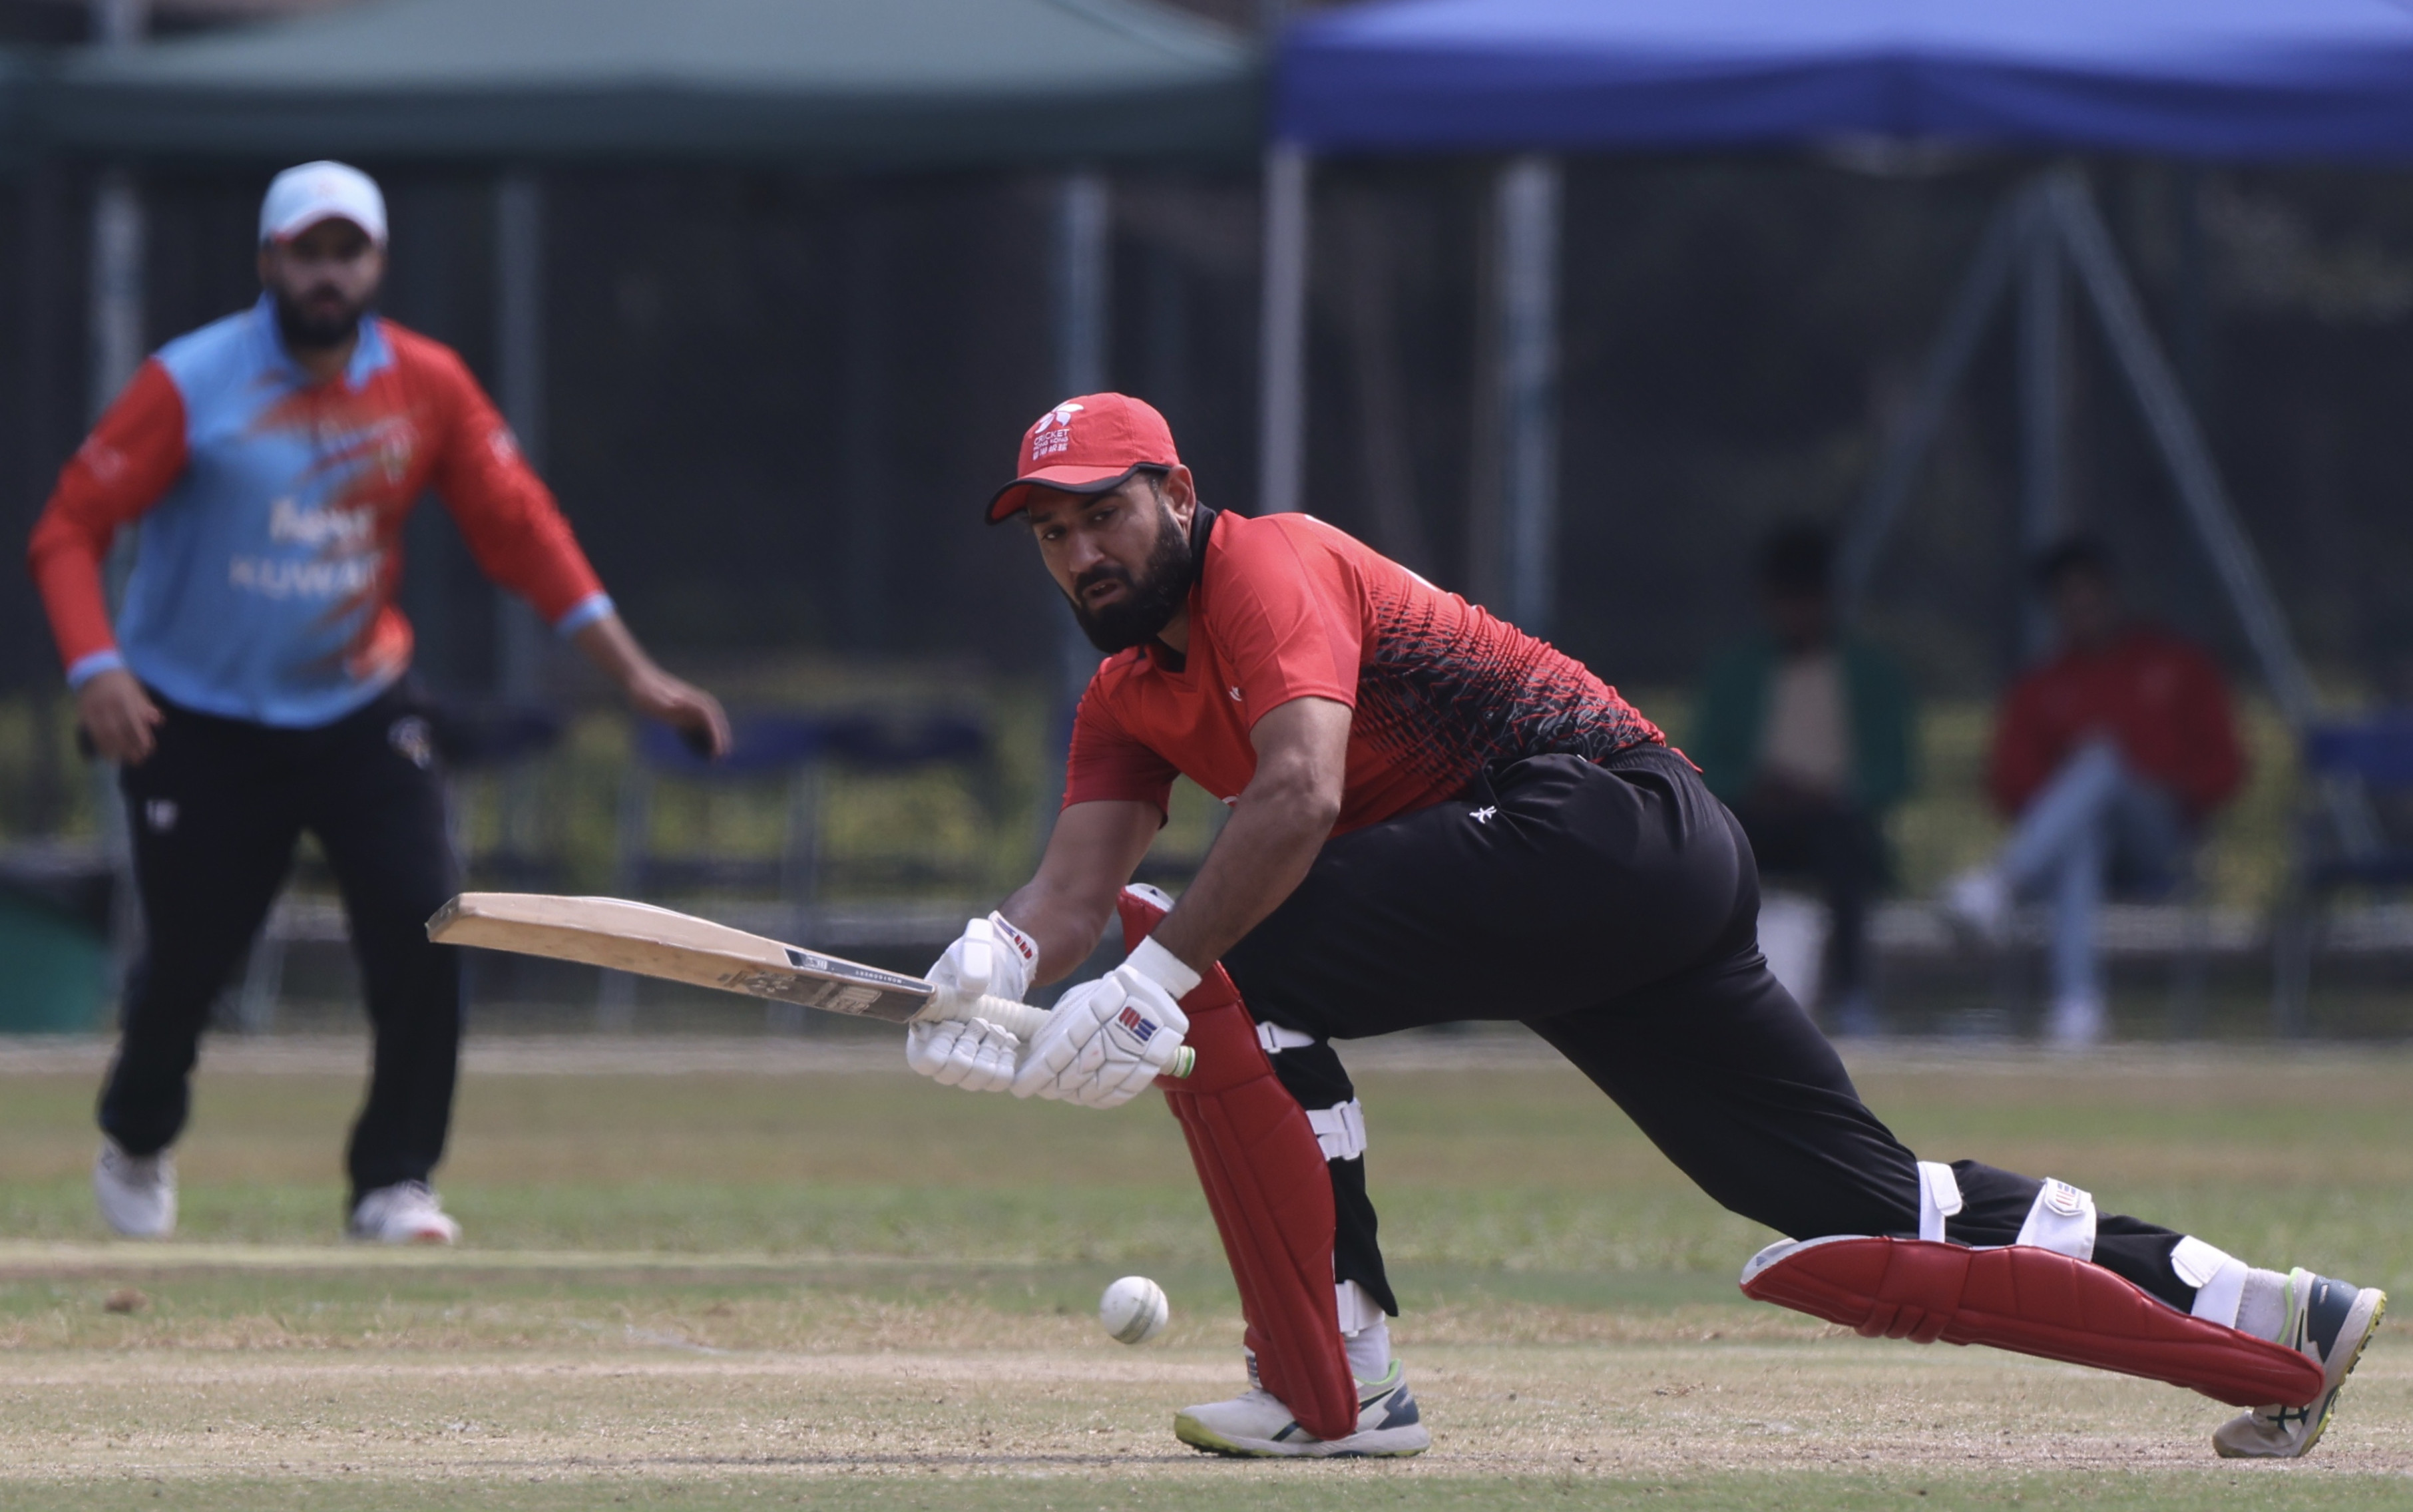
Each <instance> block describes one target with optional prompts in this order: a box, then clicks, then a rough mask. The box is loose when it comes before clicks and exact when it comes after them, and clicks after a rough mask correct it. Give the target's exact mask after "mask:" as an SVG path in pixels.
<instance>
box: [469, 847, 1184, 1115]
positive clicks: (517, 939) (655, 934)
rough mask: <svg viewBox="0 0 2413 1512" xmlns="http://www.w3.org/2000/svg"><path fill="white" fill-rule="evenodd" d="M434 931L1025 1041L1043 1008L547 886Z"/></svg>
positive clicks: (474, 898)
mask: <svg viewBox="0 0 2413 1512" xmlns="http://www.w3.org/2000/svg"><path fill="white" fill-rule="evenodd" d="M427 937H428V938H429V939H431V940H434V941H436V942H437V944H439V945H475V946H482V947H485V948H487V949H489V950H509V951H511V952H513V953H515V954H518V955H523V956H546V957H549V958H551V959H553V960H555V961H575V962H583V963H585V964H586V965H590V966H609V967H612V968H613V969H614V970H615V971H626V972H634V973H635V974H636V975H638V976H657V977H659V978H661V979H662V980H664V981H669V982H686V983H688V984H689V985H691V986H695V987H716V988H718V989H720V990H721V991H725V992H743V993H746V994H747V995H748V996H749V997H762V998H771V999H773V1000H775V1001H777V1002H780V1003H800V1004H802V1005H804V1006H806V1007H808V1008H821V1009H822V1010H824V1011H825V1012H829V1013H848V1014H853V1015H855V1016H856V1017H858V1018H866V1019H884V1020H888V1021H889V1022H891V1023H911V1022H913V1021H915V1020H926V1019H939V1018H948V1017H959V1018H977V1019H985V1020H988V1021H989V1022H991V1023H993V1024H996V1025H998V1026H999V1027H1000V1028H1003V1029H1005V1030H1006V1031H1008V1032H1009V1033H1011V1034H1012V1035H1014V1037H1015V1038H1017V1039H1020V1040H1021V1041H1023V1042H1024V1043H1025V1044H1028V1043H1029V1041H1030V1039H1031V1037H1032V1036H1033V1035H1037V1034H1038V1033H1039V1029H1040V1026H1041V1025H1042V1024H1044V1023H1045V1022H1046V1021H1047V1010H1046V1009H1045V1008H1037V1007H1032V1006H1030V1005H1029V1004H1028V1003H1016V1002H1014V1001H1012V1000H1011V999H1007V998H1001V997H984V998H982V999H981V1000H980V1002H979V1006H976V1007H974V1008H973V1009H971V1011H970V1012H969V1013H959V1014H954V1015H948V1014H939V1013H933V1012H932V1011H931V1006H932V1004H933V1002H934V1001H935V1000H936V999H937V998H938V996H939V991H940V990H939V988H938V986H937V984H936V983H933V982H929V981H925V980H924V979H923V978H921V977H919V976H905V975H904V974H902V973H900V972H893V971H882V970H881V969H880V968H879V967H877V966H866V965H863V964H860V963H859V962H852V961H848V960H845V959H843V958H841V957H838V956H825V955H822V953H821V952H819V951H817V950H806V949H802V948H800V947H796V946H792V945H786V944H783V943H781V942H780V941H777V940H772V939H765V938H764V937H763V936H762V935H760V934H748V933H747V932H745V931H744V930H734V929H731V928H730V927H729V926H728V925H726V924H715V923H714V922H712V921H711V920H710V919H706V918H697V917H694V916H693V915H691V914H681V913H675V912H674V911H672V910H670V909H668V908H657V907H655V906H654V905H653V904H651V903H630V902H629V901H628V900H627V899H625V898H560V897H555V896H552V895H551V894H547V893H541V892H465V893H463V894H461V895H460V896H459V897H457V898H455V899H453V900H452V902H451V903H446V904H445V905H444V906H443V907H441V908H439V909H437V911H436V915H435V917H432V918H430V919H429V920H428V921H427ZM1197 1059H1198V1057H1197V1052H1196V1051H1194V1050H1192V1049H1191V1048H1190V1047H1189V1046H1187V1045H1184V1046H1183V1047H1182V1048H1181V1051H1180V1053H1179V1055H1178V1056H1177V1057H1176V1059H1175V1061H1174V1064H1173V1074H1174V1075H1175V1076H1177V1077H1186V1076H1188V1075H1189V1074H1190V1073H1191V1070H1192V1068H1193V1067H1194V1066H1195V1065H1196V1064H1197Z"/></svg>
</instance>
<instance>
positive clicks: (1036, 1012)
mask: <svg viewBox="0 0 2413 1512" xmlns="http://www.w3.org/2000/svg"><path fill="white" fill-rule="evenodd" d="M969 1017H970V1018H974V1019H986V1020H988V1021H989V1022H991V1023H993V1024H995V1025H997V1026H998V1027H999V1028H1000V1029H1003V1030H1004V1031H1006V1032H1007V1033H1008V1034H1011V1035H1014V1038H1016V1039H1019V1040H1021V1041H1022V1042H1023V1043H1024V1044H1026V1045H1027V1044H1029V1042H1030V1039H1031V1036H1032V1035H1036V1034H1038V1033H1039V1030H1040V1026H1041V1025H1043V1024H1044V1023H1045V1022H1046V1021H1047V1010H1046V1009H1045V1008H1035V1007H1032V1006H1030V1005H1029V1004H1028V1003H1016V1002H1014V1000H1013V999H1011V998H1002V997H984V998H982V999H981V1000H980V1006H979V1007H976V1008H974V1009H973V1010H972V1011H971V1013H970V1015H969ZM1197 1069H1198V1052H1197V1051H1196V1050H1192V1049H1191V1048H1190V1047H1189V1046H1187V1045H1184V1046H1182V1047H1181V1050H1180V1051H1179V1052H1178V1053H1177V1054H1176V1055H1175V1056H1174V1058H1173V1068H1172V1075H1173V1076H1174V1077H1175V1078H1177V1079H1178V1078H1181V1077H1186V1076H1188V1075H1189V1074H1190V1073H1191V1072H1192V1071H1195V1070H1197Z"/></svg>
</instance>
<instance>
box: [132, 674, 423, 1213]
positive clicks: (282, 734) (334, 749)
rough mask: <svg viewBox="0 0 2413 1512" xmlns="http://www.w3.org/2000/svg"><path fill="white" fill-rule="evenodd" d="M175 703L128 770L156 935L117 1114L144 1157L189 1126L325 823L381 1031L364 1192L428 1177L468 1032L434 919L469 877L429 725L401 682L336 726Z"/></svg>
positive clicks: (142, 876) (354, 1169) (146, 955)
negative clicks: (210, 1045) (199, 1070)
mask: <svg viewBox="0 0 2413 1512" xmlns="http://www.w3.org/2000/svg"><path fill="white" fill-rule="evenodd" d="M154 697H156V696H154ZM160 708H161V710H162V712H165V713H166V715H167V720H166V722H165V723H164V724H162V725H161V726H160V727H159V728H158V731H157V734H158V742H159V743H158V748H157V749H156V750H155V751H154V752H153V753H152V755H151V756H150V758H149V759H148V760H145V761H144V762H143V763H142V764H141V765H140V766H134V767H127V768H126V769H125V771H124V772H123V774H122V776H121V779H120V784H121V785H122V786H123V787H124V789H125V793H126V819H127V823H128V825H129V827H130V829H131V830H132V834H133V841H134V880H135V888H136V891H137V893H138V895H139V896H140V898H141V904H142V922H143V929H144V945H143V950H142V955H141V959H140V960H139V961H137V962H135V965H134V969H133V972H132V975H131V976H130V977H129V979H128V981H127V984H126V1005H125V1013H124V1022H123V1025H122V1034H121V1037H120V1039H119V1042H118V1049H117V1058H116V1060H115V1062H114V1063H113V1064H111V1066H110V1071H109V1080H108V1081H107V1083H106V1084H105V1085H104V1086H103V1087H102V1089H101V1094H100V1126H101V1128H102V1129H103V1130H104V1131H105V1132H107V1133H108V1135H109V1136H110V1137H111V1138H113V1139H115V1140H116V1141H117V1142H118V1143H119V1144H120V1145H122V1146H124V1147H125V1148H126V1151H127V1152H129V1153H132V1154H136V1155H146V1154H150V1153H152V1152H155V1151H158V1150H162V1149H165V1148H166V1147H167V1146H169V1145H170V1144H172V1143H174V1142H175V1139H176V1137H177V1135H179V1134H180V1133H182V1132H183V1130H184V1127H185V1117H186V1115H187V1113H188V1111H189V1109H190V1106H191V1101H190V1083H191V1079H192V1071H193V1064H194V1062H195V1060H196V1059H197V1058H198V1055H199V1049H200V1034H201V1029H202V1026H203V1024H204V1022H205V1021H206V1020H207V1019H208V1017H209V1011H210V1005H211V1004H212V1003H213V1002H215V1000H216V998H217V996H218V993H219V992H220V991H222V990H223V989H224V988H225V987H226V985H227V984H228V982H229V980H230V979H231V978H232V976H233V975H234V971H235V968H236V966H237V964H238V963H239V962H241V961H242V960H243V958H244V950H245V948H246V947H249V946H250V944H251V942H252V940H253V939H254V938H255V937H256V936H257V935H258V934H259V927H260V924H261V922H262V920H264V919H265V918H266V917H267V915H268V909H269V906H270V904H271V903H274V901H275V898H276V894H277V891H278V889H279V888H282V887H283V886H284V883H285V878H286V874H287V873H289V871H290V870H291V869H292V864H293V849H294V846H295V845H296V844H298V843H299V842H300V840H301V838H302V833H303V830H305V829H306V830H308V831H309V832H310V833H311V834H313V835H315V836H317V837H318V844H319V847H320V848H321V849H322V850H323V851H325V853H326V857H327V862H328V865H329V866H330V867H331V868H332V869H333V872H334V874H335V883H336V886H337V888H339V889H340V890H341V892H342V895H343V902H344V912H345V915H346V917H347V918H348V920H349V921H350V924H351V934H352V951H353V954H354V955H355V956H356V957H357V958H358V960H359V962H360V967H361V979H362V981H363V985H364V986H365V988H366V991H367V996H368V1009H369V1020H370V1022H371V1024H372V1025H373V1027H374V1030H375V1034H376V1051H375V1059H374V1062H373V1065H374V1069H373V1070H372V1071H371V1073H370V1077H369V1094H368V1102H367V1105H366V1106H365V1107H364V1108H362V1110H361V1116H360V1120H359V1122H358V1123H355V1124H354V1125H353V1126H352V1138H351V1146H350V1149H349V1152H348V1156H347V1166H348V1173H349V1175H350V1178H351V1185H352V1197H353V1199H354V1200H355V1201H357V1200H358V1198H359V1197H360V1196H361V1194H363V1193H364V1192H368V1191H373V1190H375V1189H376V1188H377V1187H380V1186H388V1185H391V1184H392V1183H393V1182H405V1181H425V1180H426V1179H427V1176H428V1173H429V1172H430V1171H432V1170H434V1169H435V1168H436V1164H437V1161H438V1160H440V1159H441V1158H443V1154H444V1136H445V1131H446V1129H447V1128H448V1127H449V1125H450V1123H451V1122H452V1083H453V1074H454V1068H455V1064H456V1060H457V1057H458V1053H459V1050H460V1043H461V969H460V964H459V962H458V961H457V960H456V959H455V955H456V953H455V952H453V951H451V950H448V949H446V948H445V947H441V946H437V945H432V944H430V943H429V942H428V939H427V933H426V923H427V916H428V915H430V914H432V913H434V912H435V911H436V910H437V908H438V907H440V906H441V905H442V904H443V903H444V902H445V900H447V899H449V898H451V897H452V894H453V893H454V892H455V891H456V890H458V888H457V883H458V877H457V875H456V869H455V866H454V862H453V858H452V844H451V842H450V840H449V838H448V837H447V834H446V829H445V810H444V788H443V782H442V776H441V773H440V772H439V771H437V764H436V756H435V751H434V746H433V743H432V741H431V739H430V737H429V733H428V727H427V721H426V720H425V718H424V717H423V716H422V715H421V714H420V713H419V712H417V710H416V707H415V705H414V703H413V701H412V700H411V699H410V698H409V697H407V696H406V695H405V694H403V693H402V692H400V691H399V690H390V691H388V692H387V693H385V694H383V695H381V696H380V697H377V699H375V700H374V701H372V702H371V703H369V704H368V705H367V706H366V707H364V708H363V709H361V710H359V711H357V712H353V713H351V714H348V715H347V716H345V717H344V718H342V719H340V720H337V721H336V722H335V723H333V724H332V725H327V726H324V727H319V728H317V729H282V728H274V727H269V726H264V725H255V724H251V723H248V722H246V721H243V720H236V719H221V718H217V717H215V716H214V715H210V714H203V713H197V712H193V711H191V710H188V709H180V708H177V707H175V706H173V705H170V704H168V703H166V702H164V701H163V702H161V704H160Z"/></svg>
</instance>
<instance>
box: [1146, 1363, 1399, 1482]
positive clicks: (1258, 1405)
mask: <svg viewBox="0 0 2413 1512" xmlns="http://www.w3.org/2000/svg"><path fill="white" fill-rule="evenodd" d="M1256 1379H1257V1362H1256V1361H1255V1360H1253V1359H1251V1360H1250V1361H1249V1383H1250V1384H1249V1389H1247V1390H1246V1391H1243V1392H1241V1393H1240V1394H1239V1395H1238V1396H1236V1397H1234V1398H1232V1399H1231V1400H1230V1401H1229V1402H1205V1403H1203V1404H1201V1405H1199V1406H1195V1407H1184V1408H1182V1409H1181V1410H1180V1411H1179V1412H1177V1413H1176V1414H1174V1415H1173V1436H1174V1437H1176V1438H1177V1439H1179V1440H1180V1441H1181V1442H1182V1443H1184V1444H1187V1445H1189V1446H1191V1447H1192V1448H1195V1449H1205V1450H1206V1451H1207V1453H1209V1454H1228V1455H1232V1456H1235V1457H1237V1458H1241V1459H1281V1458H1295V1459H1341V1458H1356V1457H1364V1458H1376V1457H1397V1456H1404V1455H1410V1454H1422V1453H1424V1452H1425V1451H1426V1450H1427V1449H1429V1448H1431V1447H1432V1434H1431V1433H1429V1431H1426V1429H1425V1425H1424V1423H1423V1421H1422V1420H1421V1418H1420V1417H1419V1415H1418V1414H1417V1412H1416V1399H1415V1398H1414V1396H1413V1395H1411V1394H1410V1393H1409V1391H1408V1382H1407V1373H1406V1372H1405V1371H1403V1370H1402V1369H1400V1366H1399V1361H1398V1360H1396V1359H1395V1360H1393V1361H1391V1368H1390V1369H1389V1370H1388V1371H1385V1372H1384V1373H1383V1378H1382V1379H1381V1380H1379V1381H1360V1382H1358V1383H1357V1431H1355V1433H1352V1434H1350V1435H1349V1436H1348V1437H1347V1438H1343V1439H1329V1440H1326V1439H1320V1438H1317V1437H1316V1436H1315V1435H1314V1434H1312V1433H1310V1432H1309V1431H1307V1430H1306V1429H1304V1428H1302V1427H1300V1426H1299V1423H1298V1419H1297V1418H1295V1417H1292V1416H1291V1415H1290V1409H1289V1408H1288V1407H1285V1406H1283V1405H1282V1404H1281V1399H1280V1398H1278V1397H1276V1396H1275V1395H1274V1394H1273V1393H1272V1392H1270V1391H1267V1390H1266V1388H1265V1387H1261V1386H1258V1385H1257V1384H1256Z"/></svg>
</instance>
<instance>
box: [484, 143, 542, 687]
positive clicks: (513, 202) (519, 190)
mask: <svg viewBox="0 0 2413 1512" xmlns="http://www.w3.org/2000/svg"><path fill="white" fill-rule="evenodd" d="M544 376H545V374H544V186H543V183H542V182H541V181H540V180H539V178H538V177H537V174H536V171H535V170H534V169H530V168H526V167H525V166H521V167H513V168H508V169H504V170H503V173H502V176H501V177H500V178H499V179H498V180H497V181H496V184H495V389H496V400H497V401H498V402H499V403H500V404H501V405H502V411H503V418H504V419H505V420H506V421H508V422H509V423H510V425H511V434H512V436H513V437H514V438H515V439H516V440H517V441H518V442H519V448H520V452H521V455H523V456H525V457H526V459H527V462H528V465H529V466H531V467H535V468H539V469H541V468H542V467H543V466H544V453H545V435H544V388H545V385H544ZM496 595H497V597H496V613H495V621H496V646H495V681H496V685H497V687H498V689H499V690H500V692H501V693H502V695H503V697H507V698H513V699H520V700H526V699H530V698H533V697H536V696H537V693H538V691H539V689H540V687H541V686H542V684H543V681H544V652H545V645H544V626H543V625H541V624H539V623H538V621H537V616H536V611H535V610H534V609H530V608H528V606H527V605H526V604H524V603H522V602H520V600H519V599H518V598H516V597H514V596H513V595H510V594H508V593H505V592H503V591H502V590H501V589H496Z"/></svg>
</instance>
